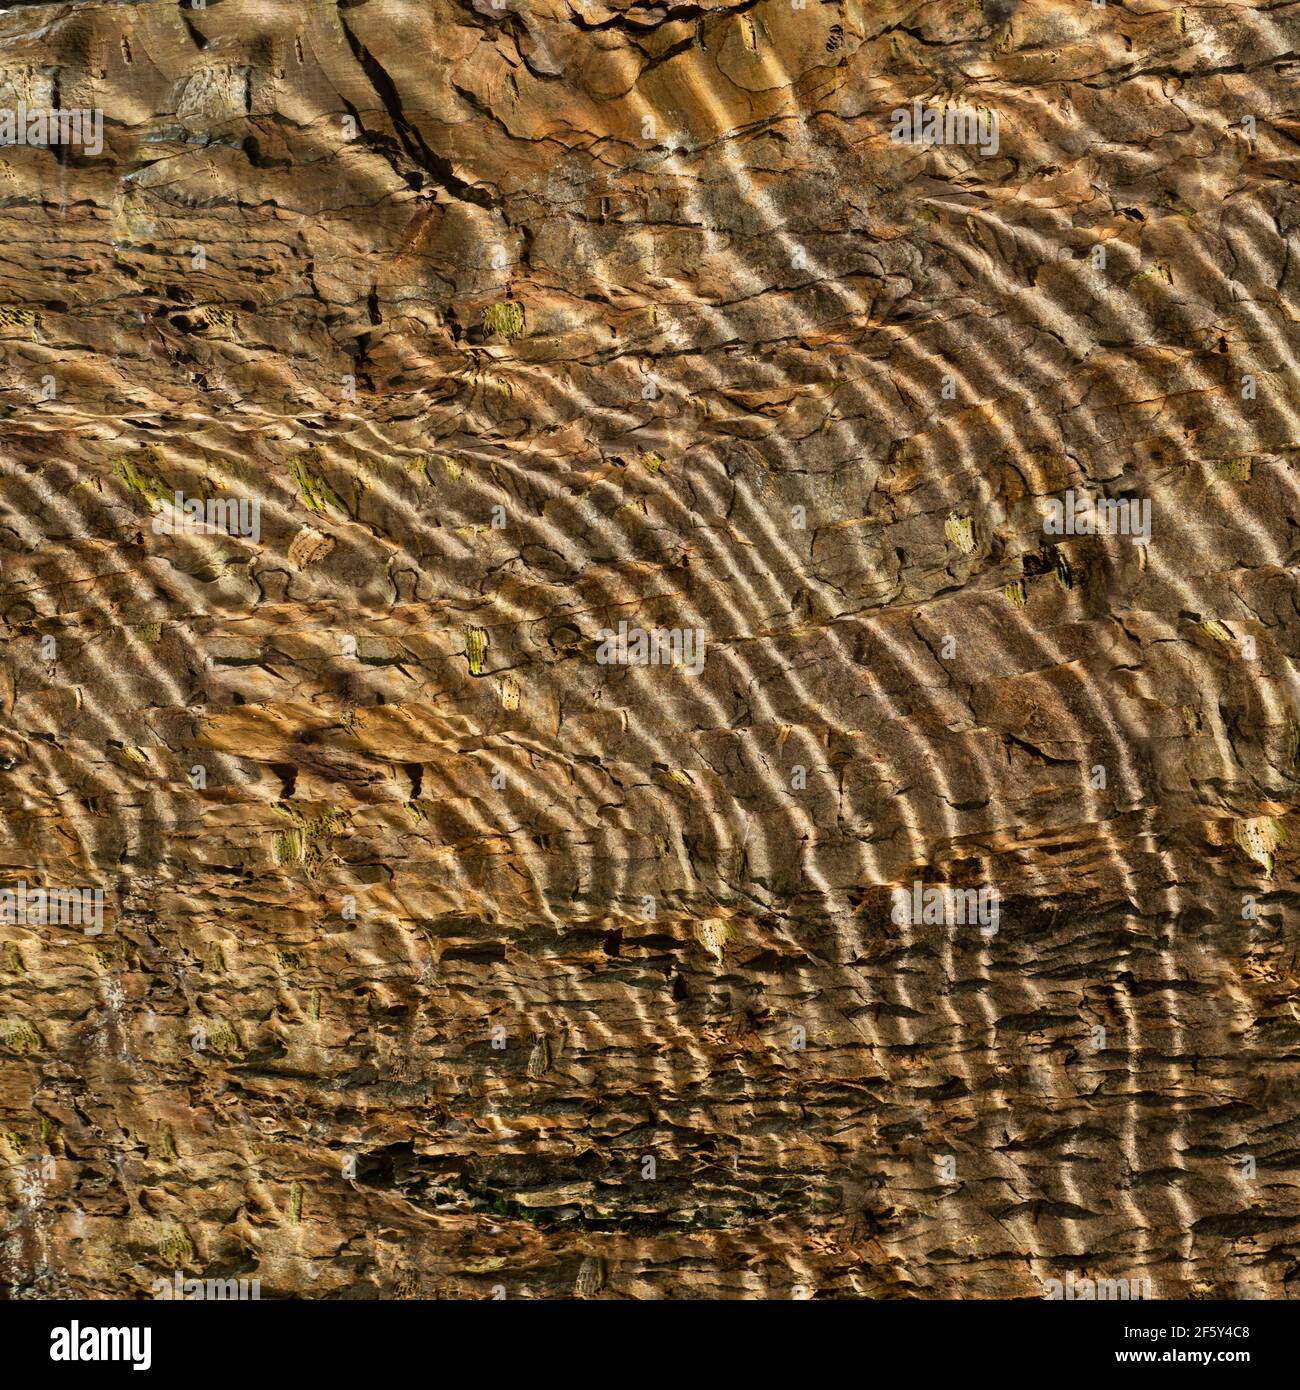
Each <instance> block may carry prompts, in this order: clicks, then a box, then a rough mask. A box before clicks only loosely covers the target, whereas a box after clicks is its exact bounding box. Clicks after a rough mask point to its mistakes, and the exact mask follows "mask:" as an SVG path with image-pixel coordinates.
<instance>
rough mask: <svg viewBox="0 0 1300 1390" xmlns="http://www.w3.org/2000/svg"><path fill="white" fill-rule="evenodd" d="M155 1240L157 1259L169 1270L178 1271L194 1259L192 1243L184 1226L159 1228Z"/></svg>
mask: <svg viewBox="0 0 1300 1390" xmlns="http://www.w3.org/2000/svg"><path fill="white" fill-rule="evenodd" d="M157 1239H158V1255H159V1258H160V1259H161V1260H162V1262H163V1264H165V1265H167V1266H168V1267H169V1268H172V1269H179V1268H180V1267H181V1266H182V1265H186V1264H188V1263H189V1262H190V1261H191V1260H192V1259H193V1258H194V1242H193V1241H192V1240H191V1239H190V1238H189V1235H188V1233H187V1232H186V1230H185V1227H184V1226H176V1225H165V1226H159V1227H158V1237H157Z"/></svg>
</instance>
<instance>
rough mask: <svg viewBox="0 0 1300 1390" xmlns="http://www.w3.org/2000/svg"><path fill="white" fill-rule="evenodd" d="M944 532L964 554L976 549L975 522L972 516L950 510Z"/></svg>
mask: <svg viewBox="0 0 1300 1390" xmlns="http://www.w3.org/2000/svg"><path fill="white" fill-rule="evenodd" d="M943 533H944V535H945V536H947V537H948V539H949V540H950V541H951V542H952V543H953V545H955V546H956V547H957V549H958V550H960V551H961V553H962V554H963V555H969V554H970V553H971V551H972V550H974V549H975V523H974V522H973V521H972V520H971V518H970V517H968V516H958V514H957V513H956V512H950V513H949V514H948V520H947V521H945V522H944V524H943Z"/></svg>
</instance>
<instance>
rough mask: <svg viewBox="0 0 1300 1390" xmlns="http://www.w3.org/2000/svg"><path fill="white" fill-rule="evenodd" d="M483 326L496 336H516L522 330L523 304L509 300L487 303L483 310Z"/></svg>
mask: <svg viewBox="0 0 1300 1390" xmlns="http://www.w3.org/2000/svg"><path fill="white" fill-rule="evenodd" d="M483 327H484V328H485V329H486V330H487V331H488V333H489V334H495V335H496V336H497V337H498V338H505V339H506V340H507V341H509V340H510V339H511V338H517V337H519V335H520V334H521V333H522V332H523V331H524V306H523V305H522V304H515V303H514V302H513V301H511V300H503V301H502V302H501V303H499V304H489V305H488V307H487V308H486V309H484V311H483Z"/></svg>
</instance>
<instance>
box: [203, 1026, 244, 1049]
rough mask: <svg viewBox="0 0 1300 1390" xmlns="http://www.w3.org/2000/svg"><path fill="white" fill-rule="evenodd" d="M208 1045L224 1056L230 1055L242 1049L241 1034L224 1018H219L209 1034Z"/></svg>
mask: <svg viewBox="0 0 1300 1390" xmlns="http://www.w3.org/2000/svg"><path fill="white" fill-rule="evenodd" d="M208 1046H209V1047H211V1048H212V1050H213V1052H216V1053H219V1054H220V1055H221V1056H222V1057H228V1056H229V1055H230V1054H231V1053H234V1052H238V1051H239V1050H240V1048H239V1036H238V1034H237V1033H236V1032H235V1030H234V1029H233V1028H232V1027H231V1026H230V1024H228V1023H227V1022H226V1021H225V1020H224V1019H218V1020H217V1021H216V1023H214V1024H213V1026H212V1031H211V1032H210V1033H209V1034H208Z"/></svg>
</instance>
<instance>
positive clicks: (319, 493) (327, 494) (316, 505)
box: [289, 449, 348, 516]
mask: <svg viewBox="0 0 1300 1390" xmlns="http://www.w3.org/2000/svg"><path fill="white" fill-rule="evenodd" d="M319 462H320V452H319V450H317V449H307V450H305V451H304V452H303V453H301V454H299V455H298V457H297V458H295V459H293V460H292V462H291V463H290V464H289V472H290V474H291V475H292V477H293V481H294V483H295V484H296V485H297V488H298V491H299V493H300V494H301V496H302V502H303V506H304V507H306V508H307V510H308V511H309V512H315V513H316V515H317V516H324V514H325V511H326V508H328V507H333V508H334V510H335V511H336V512H338V513H340V514H341V515H343V516H346V515H347V514H348V513H347V508H346V507H344V505H343V503H342V502H340V501H339V499H338V494H337V493H336V492H335V491H334V489H333V488H332V487H330V485H329V483H327V482H326V481H325V475H324V474H323V473H321V472H319V471H318V469H316V468H313V467H312V466H311V465H312V464H319Z"/></svg>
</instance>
